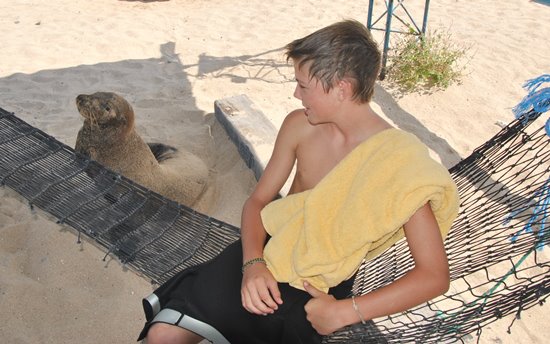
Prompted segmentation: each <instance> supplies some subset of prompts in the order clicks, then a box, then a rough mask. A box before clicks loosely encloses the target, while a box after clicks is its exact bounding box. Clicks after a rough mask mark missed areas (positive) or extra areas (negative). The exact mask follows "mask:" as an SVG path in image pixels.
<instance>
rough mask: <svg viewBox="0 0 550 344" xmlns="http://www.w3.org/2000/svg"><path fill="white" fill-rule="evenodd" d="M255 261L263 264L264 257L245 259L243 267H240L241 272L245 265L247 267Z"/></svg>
mask: <svg viewBox="0 0 550 344" xmlns="http://www.w3.org/2000/svg"><path fill="white" fill-rule="evenodd" d="M256 263H262V264H265V259H263V258H262V257H259V258H254V259H250V260H249V261H247V262H246V263H244V264H243V267H242V268H241V272H244V270H245V269H246V268H247V267H249V266H250V265H252V264H256Z"/></svg>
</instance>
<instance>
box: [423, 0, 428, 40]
mask: <svg viewBox="0 0 550 344" xmlns="http://www.w3.org/2000/svg"><path fill="white" fill-rule="evenodd" d="M429 8H430V0H426V4H425V5H424V19H423V20H422V34H423V35H424V34H426V27H427V26H428V9H429Z"/></svg>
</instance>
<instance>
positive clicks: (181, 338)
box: [145, 323, 203, 344]
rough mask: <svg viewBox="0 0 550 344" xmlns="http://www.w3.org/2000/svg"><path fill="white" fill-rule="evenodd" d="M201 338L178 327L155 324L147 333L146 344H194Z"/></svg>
mask: <svg viewBox="0 0 550 344" xmlns="http://www.w3.org/2000/svg"><path fill="white" fill-rule="evenodd" d="M202 339H203V338H202V337H201V336H199V335H197V334H196V333H194V332H191V331H189V330H186V329H183V328H181V327H178V326H174V325H169V324H163V323H156V324H153V325H152V326H151V328H150V329H149V332H148V333H147V339H146V342H145V343H146V344H196V343H199V342H200V341H201V340H202Z"/></svg>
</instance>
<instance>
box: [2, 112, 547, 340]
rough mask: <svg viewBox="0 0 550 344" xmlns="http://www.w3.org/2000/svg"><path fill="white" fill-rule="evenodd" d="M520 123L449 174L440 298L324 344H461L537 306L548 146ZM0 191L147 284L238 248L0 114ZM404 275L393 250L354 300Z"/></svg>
mask: <svg viewBox="0 0 550 344" xmlns="http://www.w3.org/2000/svg"><path fill="white" fill-rule="evenodd" d="M528 115H529V116H524V117H522V118H520V120H516V121H513V122H512V123H511V124H510V125H508V126H507V127H506V128H504V129H503V130H502V131H501V132H500V133H498V134H497V135H496V136H495V137H493V138H492V139H491V140H489V141H487V142H486V143H485V144H484V145H482V146H481V147H479V148H478V149H476V150H475V151H474V152H473V153H472V154H471V155H470V156H469V157H467V158H466V159H464V160H463V161H461V162H460V163H459V164H457V165H456V166H454V167H453V168H451V170H450V172H451V174H452V176H453V178H454V180H455V181H456V183H457V185H458V188H459V194H460V197H461V208H460V214H459V216H458V218H457V220H456V221H455V223H454V225H453V227H452V228H451V231H450V233H449V236H448V237H447V239H446V241H445V244H446V249H447V253H448V257H449V263H450V266H451V279H452V284H451V288H450V290H449V291H448V292H447V293H446V294H445V295H443V296H441V297H439V298H437V299H434V300H432V301H430V302H428V303H425V304H422V305H420V306H418V307H415V308H413V309H410V310H408V311H407V312H403V313H400V314H396V315H392V316H388V317H384V318H379V319H375V321H374V322H369V323H368V324H367V325H355V326H351V327H348V328H346V329H344V330H342V331H339V332H338V333H336V334H334V335H332V336H330V337H325V340H324V341H325V342H326V343H343V342H344V343H350V342H362V343H375V342H376V343H378V342H394V343H405V342H422V343H430V342H432V343H446V342H457V341H462V342H463V341H464V337H465V336H466V335H468V334H471V333H476V334H478V335H479V333H480V332H481V330H482V328H483V327H484V326H486V325H488V324H490V323H492V322H494V321H496V320H497V319H499V318H502V317H504V316H507V315H510V314H516V316H517V317H519V315H520V313H521V311H522V310H525V309H528V308H530V307H532V306H534V305H537V304H542V303H543V302H544V301H545V300H546V298H547V294H548V292H549V291H550V272H549V269H550V258H549V253H548V252H547V250H544V248H545V245H547V244H548V243H549V241H550V239H549V237H548V236H549V235H548V226H549V225H550V223H549V222H550V220H549V219H548V211H549V207H548V205H549V200H550V195H549V194H550V191H549V190H550V185H549V184H550V137H548V135H546V133H545V132H544V130H543V127H542V126H541V127H539V128H535V129H531V128H530V127H531V126H532V125H531V124H532V123H533V122H535V121H536V118H537V117H538V115H539V114H536V113H532V112H531V113H529V114H528ZM532 127H536V125H533V126H532ZM0 183H1V184H2V185H7V186H8V187H10V188H11V189H14V190H15V191H17V192H18V193H19V194H21V195H22V196H23V197H24V198H25V199H27V200H28V201H29V204H30V205H31V206H36V207H37V208H40V209H42V210H44V211H45V212H47V213H49V214H51V215H53V216H54V217H55V218H56V219H57V220H58V222H60V223H64V224H66V225H69V226H71V227H73V228H74V229H76V230H77V231H78V233H79V236H80V233H84V234H85V235H87V236H88V237H89V238H91V239H93V240H94V241H96V242H97V243H98V244H100V245H101V246H102V247H104V248H105V249H106V251H107V255H108V254H112V255H114V256H116V257H117V258H118V259H120V260H121V261H122V262H123V263H125V264H127V265H128V266H129V267H131V268H133V269H134V270H136V271H137V272H139V273H141V274H143V275H145V276H147V277H148V278H150V279H151V280H152V281H153V282H154V283H162V282H164V281H166V280H167V279H169V278H170V277H171V276H173V275H174V274H175V273H177V272H178V271H181V270H182V269H184V268H186V267H188V266H192V265H195V264H198V263H201V262H204V261H206V260H208V259H210V258H212V257H213V256H215V255H217V254H218V253H219V252H220V251H221V250H223V248H224V247H226V246H227V245H228V244H229V243H231V242H233V241H235V240H237V239H238V237H239V232H238V228H236V227H234V226H232V225H229V224H227V223H224V222H222V221H219V220H216V219H214V218H211V217H209V216H207V215H204V214H201V213H198V212H196V211H194V210H193V209H190V208H188V207H185V206H183V205H180V204H177V203H175V202H173V201H171V200H168V199H166V198H164V197H162V196H160V195H158V194H156V193H154V192H152V191H149V190H147V189H145V188H143V187H142V186H140V185H138V184H135V183H133V182H132V181H130V180H128V179H127V178H125V177H123V176H120V175H118V174H116V173H114V172H112V171H110V170H108V169H107V168H105V167H103V166H101V165H99V164H98V163H96V162H95V161H92V160H89V159H87V158H86V157H84V156H82V155H79V154H77V153H75V152H74V150H73V149H72V148H70V147H68V146H66V145H64V144H63V143H61V142H59V141H57V140H56V139H55V138H53V137H51V136H49V135H47V134H45V133H44V132H42V131H40V130H39V129H37V128H34V127H32V126H30V125H29V124H27V123H25V122H24V121H22V120H21V119H19V118H17V117H16V116H15V115H13V114H11V113H9V112H7V111H5V110H3V109H1V108H0ZM412 265H413V262H412V260H411V258H410V255H409V254H408V249H407V245H406V243H405V242H404V241H401V242H398V243H397V244H395V245H394V246H393V247H391V248H390V249H388V250H386V251H385V252H384V253H383V254H381V255H380V256H378V257H377V258H375V259H374V260H372V261H369V262H364V263H363V264H362V266H361V268H360V271H359V273H358V275H357V278H356V281H355V284H354V289H353V292H354V293H356V294H363V293H367V292H369V291H370V290H374V289H377V288H379V287H381V286H383V285H386V284H388V283H390V282H391V281H393V280H395V279H397V278H399V277H400V276H402V275H403V274H404V273H405V272H406V271H408V270H409V269H410V268H411V267H412ZM511 325H512V324H510V326H511Z"/></svg>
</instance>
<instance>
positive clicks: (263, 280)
mask: <svg viewBox="0 0 550 344" xmlns="http://www.w3.org/2000/svg"><path fill="white" fill-rule="evenodd" d="M241 301H242V304H243V307H244V308H245V309H246V310H247V311H249V312H250V313H254V314H258V315H259V314H261V315H267V314H273V313H274V312H275V311H276V310H277V308H278V305H280V304H282V303H283V300H282V299H281V293H280V292H279V287H278V285H277V281H276V280H275V278H274V277H273V275H272V274H271V272H270V271H269V269H268V268H267V267H266V266H265V265H264V264H254V265H251V266H249V267H248V268H247V269H246V270H245V271H244V274H243V281H242V284H241Z"/></svg>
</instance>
